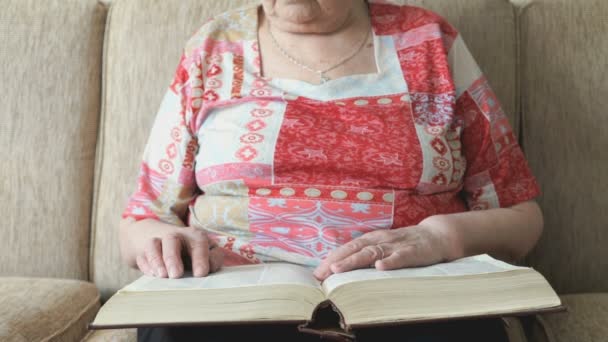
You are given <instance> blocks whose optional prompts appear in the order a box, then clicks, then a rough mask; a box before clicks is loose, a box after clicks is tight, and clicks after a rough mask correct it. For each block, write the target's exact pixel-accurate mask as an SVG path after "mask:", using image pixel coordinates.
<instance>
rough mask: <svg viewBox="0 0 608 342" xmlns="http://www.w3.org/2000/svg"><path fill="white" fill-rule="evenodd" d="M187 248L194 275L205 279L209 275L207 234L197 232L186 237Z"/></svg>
mask: <svg viewBox="0 0 608 342" xmlns="http://www.w3.org/2000/svg"><path fill="white" fill-rule="evenodd" d="M185 238H186V246H187V248H188V252H189V253H190V258H191V259H192V273H193V275H194V276H195V277H204V276H206V275H207V274H208V273H209V240H207V236H206V235H205V233H203V232H201V231H195V232H193V233H190V234H188V235H187V236H186V237H185Z"/></svg>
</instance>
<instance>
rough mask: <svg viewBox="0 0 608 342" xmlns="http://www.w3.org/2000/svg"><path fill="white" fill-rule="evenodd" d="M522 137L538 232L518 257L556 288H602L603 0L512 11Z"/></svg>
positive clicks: (606, 127) (606, 41)
mask: <svg viewBox="0 0 608 342" xmlns="http://www.w3.org/2000/svg"><path fill="white" fill-rule="evenodd" d="M520 12H521V13H520V26H521V34H520V36H521V39H520V41H521V43H520V46H521V48H520V51H521V69H520V74H521V85H522V87H521V101H522V110H523V115H522V117H523V136H522V138H523V145H524V149H525V152H526V155H527V157H528V160H529V162H530V166H531V167H532V169H533V171H534V174H535V175H536V176H537V178H538V180H539V182H540V185H541V188H542V190H543V194H542V196H541V197H540V198H539V203H540V205H541V207H542V208H543V211H544V214H545V215H544V216H545V230H544V234H543V237H542V239H541V241H540V243H539V244H538V245H537V247H536V249H535V250H534V251H533V253H532V254H531V255H530V257H529V258H528V263H529V264H530V265H531V266H533V267H535V268H536V269H538V270H540V271H541V272H542V273H543V274H544V275H545V276H547V277H548V278H549V280H550V281H551V283H552V284H553V286H554V287H555V288H556V289H557V290H558V292H560V293H574V292H600V291H603V292H605V291H608V209H607V206H606V196H607V194H608V179H607V178H608V151H607V149H608V109H607V108H608V36H607V33H608V2H606V0H577V1H571V0H534V1H533V2H532V3H531V4H530V5H527V6H524V7H523V8H522V9H521V10H520Z"/></svg>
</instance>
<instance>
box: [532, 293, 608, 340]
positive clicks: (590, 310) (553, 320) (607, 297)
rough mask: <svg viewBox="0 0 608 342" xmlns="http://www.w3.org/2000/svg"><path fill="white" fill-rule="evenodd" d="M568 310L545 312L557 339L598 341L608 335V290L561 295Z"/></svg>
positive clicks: (553, 336)
mask: <svg viewBox="0 0 608 342" xmlns="http://www.w3.org/2000/svg"><path fill="white" fill-rule="evenodd" d="M561 299H562V302H563V304H564V306H566V308H567V309H568V311H567V312H563V313H556V314H547V315H543V320H544V322H545V326H546V327H547V328H548V331H549V332H550V335H552V338H553V341H555V342H570V341H577V342H595V341H605V340H606V338H608V293H590V294H575V295H564V296H561Z"/></svg>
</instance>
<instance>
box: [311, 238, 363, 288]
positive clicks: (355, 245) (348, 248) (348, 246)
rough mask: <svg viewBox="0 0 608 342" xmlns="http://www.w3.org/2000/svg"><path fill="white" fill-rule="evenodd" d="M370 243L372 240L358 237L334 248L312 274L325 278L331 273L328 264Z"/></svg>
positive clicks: (321, 278)
mask: <svg viewBox="0 0 608 342" xmlns="http://www.w3.org/2000/svg"><path fill="white" fill-rule="evenodd" d="M371 244H372V241H369V240H368V239H366V238H364V237H360V238H358V239H355V240H352V241H349V242H347V243H345V244H344V245H342V246H340V247H338V248H336V249H335V250H333V251H331V252H330V253H329V254H328V255H327V257H326V258H325V259H323V261H321V264H319V266H318V267H317V268H316V269H315V271H314V272H313V274H314V276H315V277H316V278H317V279H319V280H325V278H327V277H329V276H330V275H331V274H332V270H331V268H330V266H331V265H332V264H333V263H336V262H338V261H341V260H343V259H345V258H347V257H349V256H350V255H352V254H355V253H357V252H359V251H360V250H362V249H363V248H364V247H366V246H369V245H371ZM368 265H369V264H368Z"/></svg>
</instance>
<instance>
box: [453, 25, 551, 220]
mask: <svg viewBox="0 0 608 342" xmlns="http://www.w3.org/2000/svg"><path fill="white" fill-rule="evenodd" d="M448 57H449V63H450V68H451V73H452V77H453V79H454V84H455V87H456V96H457V99H456V109H455V115H456V118H458V119H459V121H460V122H461V123H462V126H463V127H462V135H461V141H462V151H463V155H464V157H465V160H466V164H467V167H466V171H465V175H464V187H463V194H464V197H465V199H466V202H467V204H468V207H469V209H471V210H478V209H490V208H500V207H510V206H512V205H515V204H518V203H521V202H524V201H527V200H530V199H533V198H534V197H536V196H538V195H539V194H540V188H539V186H538V183H537V182H536V179H535V178H534V176H533V174H532V172H531V170H530V168H529V166H528V162H527V161H526V158H525V156H524V154H523V152H522V150H521V148H520V146H519V144H518V142H517V139H516V137H515V135H514V133H513V130H512V128H511V126H510V124H509V121H508V118H507V116H506V115H505V113H504V111H503V109H502V107H501V104H500V102H499V101H498V99H497V97H496V95H495V94H494V92H493V90H492V89H491V87H490V85H489V84H488V81H487V79H486V78H485V77H484V75H483V74H482V72H481V70H480V68H479V67H478V65H477V63H476V61H475V60H474V58H473V56H472V55H471V53H470V52H469V50H468V48H467V47H466V45H465V43H464V41H463V40H462V37H461V36H460V35H458V36H457V37H456V39H455V40H454V41H453V44H452V46H451V49H450V51H449V55H448Z"/></svg>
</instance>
